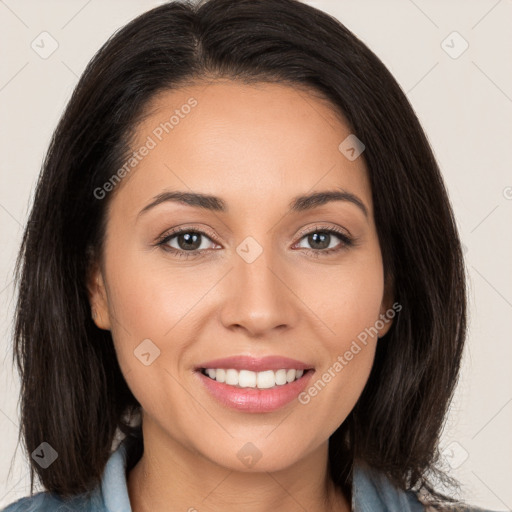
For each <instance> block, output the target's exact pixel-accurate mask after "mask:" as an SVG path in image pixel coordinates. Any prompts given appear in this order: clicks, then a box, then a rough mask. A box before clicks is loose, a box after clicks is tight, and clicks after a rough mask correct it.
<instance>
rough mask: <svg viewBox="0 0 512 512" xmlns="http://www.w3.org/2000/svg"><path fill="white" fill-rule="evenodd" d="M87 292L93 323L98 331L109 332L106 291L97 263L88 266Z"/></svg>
mask: <svg viewBox="0 0 512 512" xmlns="http://www.w3.org/2000/svg"><path fill="white" fill-rule="evenodd" d="M87 290H88V292H89V302H90V304H91V316H92V319H93V321H94V323H95V324H96V326H97V327H99V328H100V329H105V330H110V315H109V312H108V297H107V291H106V287H105V281H104V279H103V273H102V270H101V267H100V265H99V264H98V263H97V262H91V263H90V265H89V272H88V276H87Z"/></svg>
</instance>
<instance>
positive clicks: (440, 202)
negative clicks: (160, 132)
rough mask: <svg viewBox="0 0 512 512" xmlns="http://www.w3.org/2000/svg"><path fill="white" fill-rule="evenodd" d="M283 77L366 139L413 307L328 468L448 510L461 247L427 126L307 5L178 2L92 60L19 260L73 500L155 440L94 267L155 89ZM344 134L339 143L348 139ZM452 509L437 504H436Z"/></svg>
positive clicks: (382, 228)
mask: <svg viewBox="0 0 512 512" xmlns="http://www.w3.org/2000/svg"><path fill="white" fill-rule="evenodd" d="M221 79H222V80H225V79H227V80H237V81H241V82H243V83H258V82H259V83H265V82H266V83H272V82H273V83H282V84H287V85H290V86H291V87H297V88H301V87H302V88H305V89H307V90H310V91H312V92H313V93H314V94H318V96H319V97H322V98H325V99H327V100H328V101H329V102H330V105H331V106H332V110H333V112H337V113H339V114H341V115H342V116H343V117H344V119H345V120H346V122H347V123H348V124H349V127H350V130H351V132H352V133H354V134H356V136H357V137H358V139H360V140H361V141H362V142H363V143H364V145H365V150H364V152H363V153H362V155H361V158H363V159H364V163H365V166H366V168H367V170H368V175H369V179H370V183H371V187H372V199H373V204H374V216H375V224H376V229H377V234H378V237H379V243H380V248H381V251H382V257H383V266H384V273H385V278H386V280H387V282H388V283H392V290H393V297H394V300H395V301H396V302H397V303H398V304H400V306H401V309H400V311H399V313H397V315H396V316H395V318H394V321H393V325H392V327H391V329H390V330H389V331H388V333H387V334H386V335H385V336H384V337H383V338H381V339H380V340H379V342H378V344H377V351H376V355H375V360H374V365H373V368H372V371H371V374H370V376H369V379H368V382H367V383H366V386H365V388H364V390H363V392H362V394H361V396H360V397H359V400H358V401H357V404H356V405H355V407H354V408H353V410H352V411H351V412H350V414H349V415H348V417H347V418H346V420H345V421H344V422H343V423H342V424H341V425H340V426H339V428H338V429H337V430H336V431H335V432H334V433H333V435H332V436H331V437H330V439H329V467H330V475H331V477H332V479H333V481H334V482H335V483H336V485H338V486H340V487H341V488H343V489H344V490H345V491H347V490H349V489H350V482H351V475H352V467H353V463H354V461H357V460H358V461H361V462H364V463H365V464H368V465H369V466H371V467H372V468H375V469H376V470H378V471H381V472H383V473H385V475H386V476H387V477H388V478H389V479H390V480H391V481H392V482H393V483H394V484H395V485H396V486H398V487H399V488H401V489H404V490H413V491H416V492H418V491H420V490H422V491H423V492H424V493H426V495H427V496H429V497H430V498H429V499H430V500H431V501H432V502H433V503H434V502H435V503H440V504H441V503H448V502H449V501H450V500H451V498H448V497H446V496H444V495H443V494H441V493H440V492H439V491H438V490H436V488H435V485H434V483H433V482H439V479H441V480H442V481H443V482H448V483H449V484H451V485H456V482H455V481H454V480H453V479H451V478H450V477H449V476H448V475H447V474H446V473H445V472H443V470H442V467H441V464H440V454H439V437H440V432H441V430H442V428H443V425H444V421H445V417H446V413H447V410H448V406H449V403H450V401H451V398H452V395H453V391H454V388H455V385H456V383H457V379H458V374H459V368H460V362H461V354H462V351H463V346H464V340H465V337H466V284H465V268H464V264H463V256H462V251H461V244H460V240H459V236H458V233H457V228H456V223H455V220H454V215H453V212H452V209H451V206H450V202H449V198H448V195H447V191H446V189H445V186H444V183H443V179H442V176H441V173H440V170H439V166H438V164H437V162H436V160H435V157H434V155H433V152H432V149H431V147H430V145H429V143H428V140H427V138H426V135H425V133H424V131H423V129H422V127H421V125H420V123H419V121H418V119H417V117H416V115H415V113H414V111H413V109H412V107H411V105H410V103H409V102H408V100H407V98H406V96H405V94H404V92H403V91H402V90H401V88H400V86H399V85H398V83H397V82H396V80H395V79H394V78H393V76H392V75H391V73H390V72H389V71H388V69H387V68H386V67H385V65H384V64H383V63H382V62H381V61H380V60H379V58H378V57H377V56H376V55H375V54H374V53H373V52H372V51H371V50H370V49H369V48H368V47H367V46H366V45H365V44H364V43H363V42H361V41H360V40H359V39H358V38H357V37H356V36H355V35H354V34H353V33H352V32H350V30H348V29H347V28H346V27H345V26H344V25H343V24H342V23H341V22H340V21H338V20H337V19H335V18H334V17H332V16H330V15H328V14H326V13H324V12H322V11H320V10H318V9H315V8H313V7H311V6H308V5H306V4H303V3H301V2H299V1H298V0H208V1H200V2H198V3H197V2H190V1H183V2H169V3H167V4H164V5H161V6H159V7H157V8H154V9H152V10H150V11H148V12H145V13H144V14H142V15H140V16H138V17H137V18H135V19H134V20H132V21H131V22H129V23H128V24H127V25H125V26H124V27H122V28H121V29H120V30H118V31H117V32H116V33H115V34H113V35H112V36H111V37H110V38H109V39H108V41H107V42H106V43H105V44H104V45H103V46H102V47H101V48H100V49H99V51H98V52H97V53H96V54H95V55H94V57H93V58H92V60H91V61H90V63H89V64H88V65H87V67H86V69H85V71H84V72H83V74H82V76H81V77H80V79H79V82H78V84H77V85H76V87H75V89H74V91H73V94H72V97H71V99H70V100H69V102H68V104H67V106H66V108H65V111H64V113H63V115H62V117H61V119H60V121H59V123H58V126H57V128H56V130H55V132H54V134H53V137H52V140H51V143H50V145H49V148H48V151H47V154H46V157H45V160H44V162H43V165H42V169H41V172H40V175H39V179H38V182H37V187H36V191H35V195H34V200H33V205H32V208H31V211H30V215H29V219H28V222H27V224H26V227H25V230H24V234H23V239H22V243H21V247H20V251H19V254H18V258H17V261H16V272H15V277H16V284H17V292H18V295H17V302H16V311H15V329H14V352H13V357H14V359H15V361H16V364H17V368H18V370H19V372H20V377H21V394H20V412H21V427H20V438H19V440H18V442H19V441H20V439H23V443H24V449H25V451H26V452H27V453H28V455H30V454H31V453H32V452H33V451H34V449H36V448H37V447H38V446H39V445H40V444H41V443H42V442H47V443H49V444H50V445H51V446H52V447H53V448H54V449H55V450H56V451H57V452H58V458H57V460H56V461H55V462H54V463H53V464H51V465H50V466H49V467H48V468H46V469H43V468H42V467H41V466H40V465H39V464H37V463H36V462H34V460H32V458H31V457H30V456H29V460H30V462H31V493H32V492H33V484H34V477H35V474H37V476H38V478H39V480H40V482H41V483H42V485H43V486H44V488H45V489H46V490H48V491H51V492H53V493H57V494H59V495H61V496H63V497H68V496H72V495H76V494H79V493H83V492H86V493H87V492H89V491H90V490H92V489H93V488H94V487H95V486H96V485H97V484H99V482H100V480H101V475H102V473H103V470H104V467H105V464H106V461H107V459H108V458H109V456H110V454H111V451H112V449H113V442H114V439H115V438H116V436H119V435H121V436H122V437H123V438H124V437H126V438H128V439H127V442H129V443H132V445H133V450H132V451H131V452H130V453H131V458H130V459H129V461H128V467H129V468H130V467H132V466H133V465H134V463H135V462H136V460H137V459H138V457H140V455H141V453H142V451H143V439H142V434H141V427H140V424H136V423H133V422H132V421H130V420H129V418H132V415H133V414H136V413H137V411H139V410H140V404H139V403H138V401H137V400H136V399H135V397H134V396H133V394H132V393H131V391H130V389H129V388H128V386H127V384H126V381H125V379H124V377H123V375H122V373H121V370H120V367H119V364H118V362H117V359H116V353H115V351H114V346H113V340H112V336H111V333H110V331H106V330H102V329H99V328H98V327H97V326H96V325H95V323H94V322H93V320H92V318H91V309H90V302H89V295H88V288H87V278H88V275H89V271H90V268H91V265H92V263H94V262H95V261H98V259H99V258H100V257H101V254H102V248H103V241H104V235H105V226H106V221H107V209H108V205H109V202H110V200H111V198H112V194H113V193H110V194H107V195H106V197H105V198H104V199H102V200H99V199H98V198H97V197H96V196H95V194H94V191H95V190H96V189H97V188H98V187H102V186H103V184H104V183H106V182H107V181H108V180H109V178H110V177H111V176H112V175H114V174H115V172H116V170H118V169H119V168H121V167H122V165H123V163H124V162H125V161H126V159H127V156H128V155H129V154H130V151H132V152H133V147H131V143H132V141H133V135H134V133H135V130H136V127H137V124H138V122H140V120H141V119H142V118H143V116H144V115H145V108H146V107H147V106H148V105H149V102H150V100H152V99H153V98H154V97H155V95H156V94H158V93H160V92H163V91H166V90H172V89H178V88H180V87H183V86H187V85H191V84H195V83H199V82H201V81H214V80H221ZM340 142H341V140H340ZM440 506H441V505H440Z"/></svg>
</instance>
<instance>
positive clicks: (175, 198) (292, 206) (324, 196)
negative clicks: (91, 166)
mask: <svg viewBox="0 0 512 512" xmlns="http://www.w3.org/2000/svg"><path fill="white" fill-rule="evenodd" d="M168 201H171V202H177V203H182V204H186V205H188V206H193V207H196V208H203V209H205V210H211V211H216V212H223V213H226V212H228V206H227V204H226V202H225V201H224V200H223V199H221V198H220V197H217V196H212V195H207V194H201V193H198V192H182V191H179V190H174V191H166V192H162V193H161V194H158V195H157V196H155V197H154V198H153V201H152V202H151V203H149V204H148V205H146V206H145V207H144V208H143V209H142V210H141V211H140V212H139V214H138V215H137V217H139V216H140V215H142V214H143V213H145V212H147V211H149V210H151V209H152V208H154V207H155V206H158V205H159V204H162V203H164V202H168ZM333 201H348V202H350V203H352V204H354V205H356V206H357V207H358V208H359V209H360V210H361V211H362V212H363V213H364V215H365V217H368V209H367V208H366V206H365V204H364V203H363V201H361V199H359V197H357V196H356V195H355V194H352V193H351V192H347V191H346V190H343V189H339V190H327V191H321V192H313V193H311V194H306V195H301V196H297V197H294V198H293V199H292V201H291V202H290V203H289V204H288V209H289V211H290V212H304V211H307V210H312V209H313V208H318V207H320V206H323V205H325V204H327V203H330V202H333Z"/></svg>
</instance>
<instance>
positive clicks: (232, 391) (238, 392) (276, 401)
mask: <svg viewBox="0 0 512 512" xmlns="http://www.w3.org/2000/svg"><path fill="white" fill-rule="evenodd" d="M196 373H197V375H199V378H200V380H201V382H202V383H203V385H204V386H205V387H206V389H207V390H208V391H209V392H210V394H211V395H212V396H213V397H214V398H215V399H216V400H217V401H218V402H220V403H221V404H222V405H224V406H226V407H230V408H232V409H237V410H239V411H244V412H250V413H259V412H272V411H275V410H277V409H280V408H281V407H284V406H285V405H287V404H289V403H290V402H292V401H293V400H294V399H295V398H297V396H298V395H299V394H300V393H301V392H302V391H304V388H305V387H306V386H307V385H308V382H309V381H310V379H311V376H312V375H313V373H314V371H313V370H308V371H307V372H305V373H304V374H303V375H302V377H301V378H300V379H297V380H295V381H293V382H290V383H288V384H283V385H281V386H275V387H273V388H270V389H258V388H238V387H235V386H230V385H229V384H224V383H222V382H217V381H216V380H214V379H211V378H210V377H208V376H206V375H204V374H203V373H202V372H201V371H199V370H198V371H197V372H196Z"/></svg>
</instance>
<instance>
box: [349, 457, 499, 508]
mask: <svg viewBox="0 0 512 512" xmlns="http://www.w3.org/2000/svg"><path fill="white" fill-rule="evenodd" d="M352 508H353V510H354V511H355V512H376V511H381V510H382V511H388V510H400V512H493V511H491V510H487V509H482V508H477V507H470V506H467V505H458V506H457V505H454V506H452V507H446V508H435V507H433V506H428V505H425V504H424V503H423V502H422V500H421V498H420V497H419V496H418V495H417V494H416V493H414V492H412V491H404V490H402V489H398V488H397V487H395V486H394V485H393V484H392V483H391V482H390V481H389V479H388V478H387V477H386V476H385V475H384V474H383V473H381V472H379V471H376V470H375V469H373V468H370V467H369V466H367V465H365V464H363V463H358V464H355V465H354V474H353V486H352Z"/></svg>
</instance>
